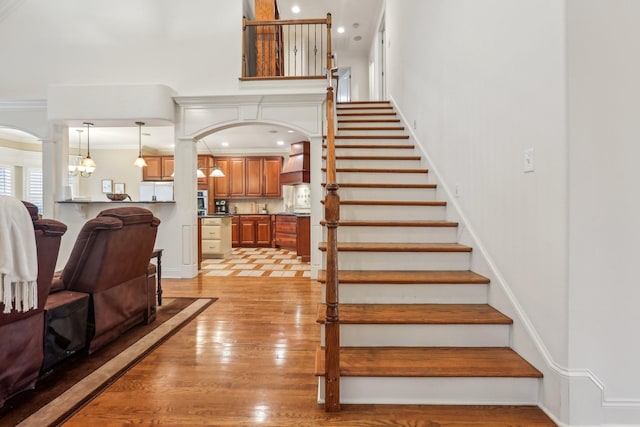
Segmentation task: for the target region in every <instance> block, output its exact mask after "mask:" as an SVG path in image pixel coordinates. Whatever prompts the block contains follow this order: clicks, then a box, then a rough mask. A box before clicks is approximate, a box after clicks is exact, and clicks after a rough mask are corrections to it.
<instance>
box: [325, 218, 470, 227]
mask: <svg viewBox="0 0 640 427" xmlns="http://www.w3.org/2000/svg"><path fill="white" fill-rule="evenodd" d="M326 224H327V221H324V220H322V221H320V225H322V226H325V225H326ZM338 226H340V227H457V226H458V223H457V222H453V221H438V220H428V219H424V220H393V221H389V220H348V219H347V220H339V221H338Z"/></svg>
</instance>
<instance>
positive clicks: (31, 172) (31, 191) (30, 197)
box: [25, 168, 44, 212]
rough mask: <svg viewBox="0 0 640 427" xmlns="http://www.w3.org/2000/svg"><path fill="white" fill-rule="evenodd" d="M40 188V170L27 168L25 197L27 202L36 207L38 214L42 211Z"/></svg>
mask: <svg viewBox="0 0 640 427" xmlns="http://www.w3.org/2000/svg"><path fill="white" fill-rule="evenodd" d="M42 187H43V183H42V169H40V168H28V169H27V188H26V191H25V194H26V195H27V201H28V202H31V203H33V204H34V205H36V206H37V207H38V211H39V212H42V211H43V210H44V209H43V206H42V190H43V188H42Z"/></svg>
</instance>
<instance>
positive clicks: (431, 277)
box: [317, 270, 489, 285]
mask: <svg viewBox="0 0 640 427" xmlns="http://www.w3.org/2000/svg"><path fill="white" fill-rule="evenodd" d="M317 280H318V282H320V283H326V281H327V272H326V270H319V271H318V279H317ZM338 281H339V282H340V283H351V284H364V285H367V284H397V285H407V284H409V285H410V284H447V285H466V284H472V285H486V284H488V283H489V279H488V278H486V277H484V276H481V275H479V274H478V273H474V272H473V271H468V270H463V271H457V270H433V271H428V270H419V271H404V270H403V271H400V270H397V271H393V270H340V271H338Z"/></svg>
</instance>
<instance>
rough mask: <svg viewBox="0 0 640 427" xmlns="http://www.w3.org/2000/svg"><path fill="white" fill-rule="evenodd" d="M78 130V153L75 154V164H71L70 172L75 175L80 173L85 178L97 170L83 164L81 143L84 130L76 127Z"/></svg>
mask: <svg viewBox="0 0 640 427" xmlns="http://www.w3.org/2000/svg"><path fill="white" fill-rule="evenodd" d="M76 132H78V154H77V155H76V156H75V159H74V160H73V164H70V165H69V173H70V174H72V175H73V176H78V175H80V176H81V177H83V178H88V177H90V176H91V174H92V173H93V171H94V170H95V167H93V168H87V166H85V165H84V164H83V161H82V160H81V159H82V154H81V153H82V149H81V143H82V132H84V131H83V130H82V129H76Z"/></svg>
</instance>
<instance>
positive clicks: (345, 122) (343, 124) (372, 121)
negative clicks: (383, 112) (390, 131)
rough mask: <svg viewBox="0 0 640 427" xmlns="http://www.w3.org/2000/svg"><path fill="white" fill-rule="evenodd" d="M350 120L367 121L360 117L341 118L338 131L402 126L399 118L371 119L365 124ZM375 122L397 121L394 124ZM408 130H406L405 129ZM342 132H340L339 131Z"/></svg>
mask: <svg viewBox="0 0 640 427" xmlns="http://www.w3.org/2000/svg"><path fill="white" fill-rule="evenodd" d="M348 120H367V119H361V118H360V117H353V118H351V117H342V116H341V117H340V119H338V129H340V128H343V127H368V128H386V127H389V126H402V122H401V121H400V120H399V119H398V118H397V117H382V118H381V119H369V121H365V122H355V123H354V122H349V121H348ZM375 120H397V121H392V122H378V121H375ZM405 130H406V128H405ZM338 132H340V131H338Z"/></svg>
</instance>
